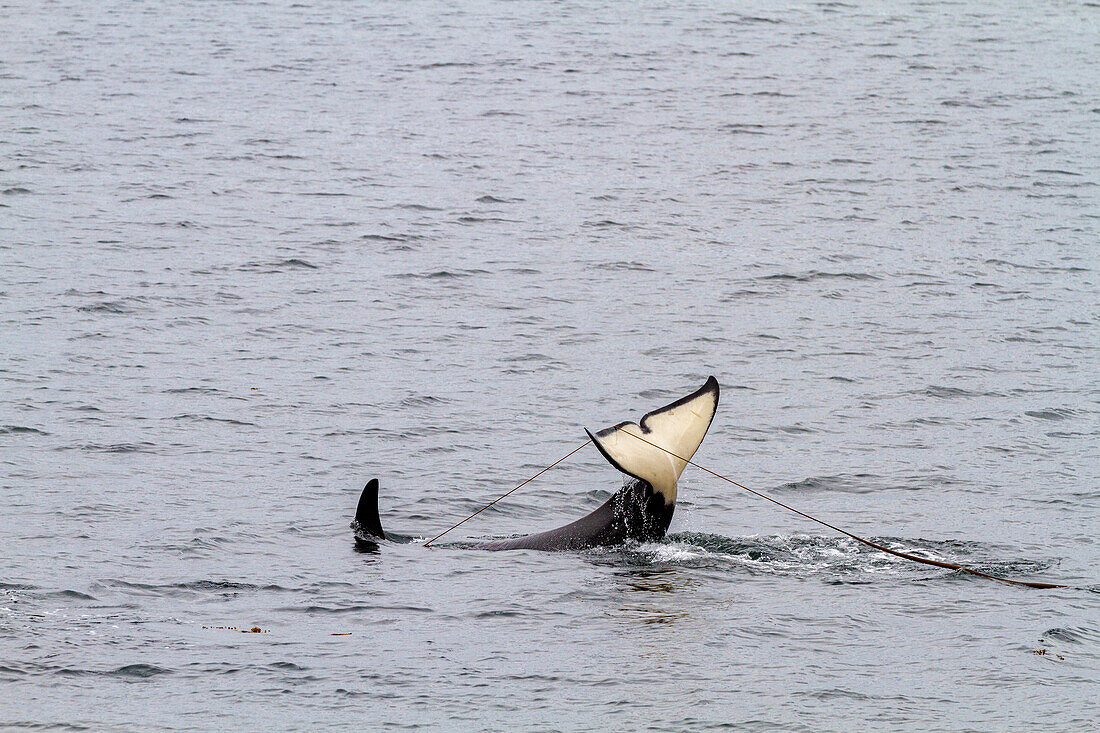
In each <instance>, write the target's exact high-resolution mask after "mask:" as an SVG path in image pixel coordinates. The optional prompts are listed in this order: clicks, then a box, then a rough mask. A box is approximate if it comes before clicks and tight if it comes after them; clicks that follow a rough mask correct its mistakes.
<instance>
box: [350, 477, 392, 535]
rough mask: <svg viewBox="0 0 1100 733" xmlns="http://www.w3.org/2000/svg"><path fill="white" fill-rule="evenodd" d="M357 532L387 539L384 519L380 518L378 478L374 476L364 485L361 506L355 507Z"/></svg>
mask: <svg viewBox="0 0 1100 733" xmlns="http://www.w3.org/2000/svg"><path fill="white" fill-rule="evenodd" d="M355 523H356V524H357V525H358V527H356V529H357V530H358V531H357V532H356V534H357V535H358V534H360V533H362V534H366V535H369V536H371V537H377V538H378V539H382V540H384V539H386V533H385V532H383V531H382V521H381V520H380V519H379V518H378V479H376V478H372V479H371V480H370V481H368V482H367V485H366V486H364V487H363V493H362V494H361V495H360V496H359V506H357V507H356V508H355Z"/></svg>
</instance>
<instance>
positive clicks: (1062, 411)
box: [1024, 407, 1077, 420]
mask: <svg viewBox="0 0 1100 733" xmlns="http://www.w3.org/2000/svg"><path fill="white" fill-rule="evenodd" d="M1024 414H1025V415H1027V416H1028V417H1036V418H1039V419H1040V420H1068V419H1069V418H1071V417H1073V416H1074V415H1075V414H1077V411H1076V410H1073V409H1070V408H1068V407H1051V408H1048V409H1046V410H1027V411H1026V412H1024Z"/></svg>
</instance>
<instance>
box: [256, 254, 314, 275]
mask: <svg viewBox="0 0 1100 733" xmlns="http://www.w3.org/2000/svg"><path fill="white" fill-rule="evenodd" d="M237 269H238V270H240V271H241V272H262V273H274V272H282V271H283V270H317V269H320V268H318V267H317V265H314V264H311V263H309V262H307V261H305V260H303V259H300V258H298V257H291V258H290V259H286V260H277V261H275V262H247V263H245V264H243V265H241V266H240V267H238V268H237Z"/></svg>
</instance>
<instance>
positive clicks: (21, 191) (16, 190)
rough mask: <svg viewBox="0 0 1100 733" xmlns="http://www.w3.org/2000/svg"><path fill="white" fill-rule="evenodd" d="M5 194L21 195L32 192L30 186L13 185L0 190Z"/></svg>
mask: <svg viewBox="0 0 1100 733" xmlns="http://www.w3.org/2000/svg"><path fill="white" fill-rule="evenodd" d="M0 193H2V194H3V195H5V196H19V195H21V194H27V193H31V190H30V189H29V188H23V187H22V186H12V187H11V188H5V189H4V190H3V191H0Z"/></svg>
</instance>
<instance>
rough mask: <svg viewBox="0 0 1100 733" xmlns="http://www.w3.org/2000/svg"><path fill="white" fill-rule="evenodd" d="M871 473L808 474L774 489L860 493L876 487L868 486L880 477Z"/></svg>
mask: <svg viewBox="0 0 1100 733" xmlns="http://www.w3.org/2000/svg"><path fill="white" fill-rule="evenodd" d="M881 478H882V477H881V476H877V475H875V474H873V473H856V474H851V475H835V476H810V477H808V478H804V479H802V480H801V481H792V482H790V483H786V484H782V485H781V486H777V487H776V488H775V490H776V491H846V492H851V493H857V494H862V493H866V492H869V491H874V489H875V488H876V487H873V486H868V484H869V483H871V482H873V481H875V480H876V479H881Z"/></svg>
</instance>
